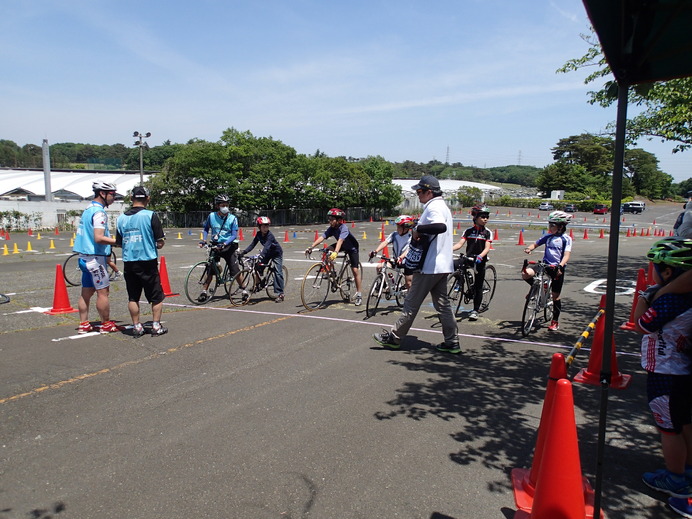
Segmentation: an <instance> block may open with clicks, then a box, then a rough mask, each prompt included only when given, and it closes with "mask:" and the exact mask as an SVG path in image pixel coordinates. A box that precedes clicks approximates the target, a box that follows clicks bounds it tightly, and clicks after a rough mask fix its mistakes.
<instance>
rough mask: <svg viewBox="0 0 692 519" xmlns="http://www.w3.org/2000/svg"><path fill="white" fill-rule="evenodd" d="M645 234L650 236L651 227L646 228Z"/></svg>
mask: <svg viewBox="0 0 692 519" xmlns="http://www.w3.org/2000/svg"><path fill="white" fill-rule="evenodd" d="M646 235H647V236H651V227H647V228H646Z"/></svg>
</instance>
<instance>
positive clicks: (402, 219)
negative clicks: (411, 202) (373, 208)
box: [394, 214, 414, 228]
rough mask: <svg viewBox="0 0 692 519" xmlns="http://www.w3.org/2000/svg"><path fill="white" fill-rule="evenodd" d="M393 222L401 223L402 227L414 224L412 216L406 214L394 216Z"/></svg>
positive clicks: (409, 226)
mask: <svg viewBox="0 0 692 519" xmlns="http://www.w3.org/2000/svg"><path fill="white" fill-rule="evenodd" d="M394 223H396V224H397V225H403V226H404V227H407V228H411V227H413V225H414V221H413V217H412V216H409V215H407V214H402V215H399V216H397V217H396V220H394Z"/></svg>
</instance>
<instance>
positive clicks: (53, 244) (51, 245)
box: [48, 240, 55, 249]
mask: <svg viewBox="0 0 692 519" xmlns="http://www.w3.org/2000/svg"><path fill="white" fill-rule="evenodd" d="M48 248H49V249H54V248H55V243H53V240H51V241H50V247H48Z"/></svg>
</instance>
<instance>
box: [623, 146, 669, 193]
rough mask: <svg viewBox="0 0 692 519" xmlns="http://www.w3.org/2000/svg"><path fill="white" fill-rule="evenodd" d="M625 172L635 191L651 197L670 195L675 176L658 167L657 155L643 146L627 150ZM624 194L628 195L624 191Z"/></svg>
mask: <svg viewBox="0 0 692 519" xmlns="http://www.w3.org/2000/svg"><path fill="white" fill-rule="evenodd" d="M623 172H624V174H625V175H627V177H628V178H629V179H630V181H631V187H632V188H633V191H634V192H636V193H638V194H640V195H642V196H646V197H647V198H649V199H655V198H664V197H666V196H668V193H669V191H670V187H671V185H672V183H673V177H671V176H670V175H668V174H666V173H664V172H662V171H661V170H660V169H658V159H657V158H656V156H655V155H654V154H653V153H649V152H648V151H644V150H643V149H641V148H635V149H633V150H626V151H625V161H624V169H623ZM624 186H625V184H623V188H624ZM623 195H625V196H627V194H626V193H624V191H623Z"/></svg>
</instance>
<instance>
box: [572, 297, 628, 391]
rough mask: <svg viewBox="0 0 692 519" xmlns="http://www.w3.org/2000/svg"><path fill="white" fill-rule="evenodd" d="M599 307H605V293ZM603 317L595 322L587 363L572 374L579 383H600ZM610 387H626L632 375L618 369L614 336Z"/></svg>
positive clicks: (611, 350) (611, 353) (598, 384)
mask: <svg viewBox="0 0 692 519" xmlns="http://www.w3.org/2000/svg"><path fill="white" fill-rule="evenodd" d="M600 308H605V295H603V296H602V297H601V305H600ZM604 328H605V319H603V318H601V319H599V320H598V322H597V323H596V329H595V330H594V335H593V341H592V343H591V353H590V355H589V365H588V367H587V368H585V369H582V370H581V371H579V373H577V374H576V375H575V376H574V381H575V382H579V383H580V384H590V385H592V386H600V385H601V377H600V373H601V367H602V364H603V348H604V345H603V332H604ZM610 348H611V349H610V373H611V379H610V387H612V388H613V389H627V386H629V385H630V382H632V375H623V374H622V373H620V371H619V370H618V359H617V355H616V354H615V338H614V337H613V339H612V341H611V345H610Z"/></svg>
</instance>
